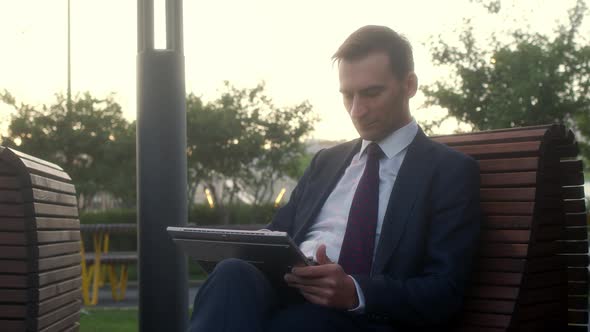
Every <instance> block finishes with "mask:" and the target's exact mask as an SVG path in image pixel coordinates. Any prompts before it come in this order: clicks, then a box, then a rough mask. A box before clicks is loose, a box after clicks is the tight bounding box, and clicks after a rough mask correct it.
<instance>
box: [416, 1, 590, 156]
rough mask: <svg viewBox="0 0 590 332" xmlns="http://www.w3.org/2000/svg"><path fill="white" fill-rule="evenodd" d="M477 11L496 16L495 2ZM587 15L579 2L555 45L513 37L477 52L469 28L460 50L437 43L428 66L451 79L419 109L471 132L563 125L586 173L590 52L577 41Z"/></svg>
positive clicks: (525, 35)
mask: <svg viewBox="0 0 590 332" xmlns="http://www.w3.org/2000/svg"><path fill="white" fill-rule="evenodd" d="M476 2H480V3H481V2H482V0H476ZM482 4H483V5H484V6H485V7H486V9H488V11H489V12H490V13H492V14H493V13H497V12H498V11H500V8H501V6H500V2H499V1H487V2H485V3H482ZM586 13H587V7H586V4H585V2H584V1H582V0H579V1H577V3H576V5H575V6H574V7H573V8H572V9H571V10H570V11H569V25H567V26H564V25H559V26H558V27H557V29H556V31H555V36H554V37H552V38H551V37H548V36H544V35H541V34H538V33H530V32H525V31H522V30H516V31H513V32H512V34H511V36H510V40H509V41H508V42H506V41H504V42H502V41H500V40H499V39H498V38H497V37H496V36H491V40H492V43H491V49H487V48H482V47H480V46H479V44H478V43H477V40H476V38H475V36H474V34H473V27H472V25H471V23H470V22H469V21H468V22H467V25H466V28H465V30H464V31H462V33H461V36H460V39H461V45H459V46H452V45H449V44H447V43H445V42H444V41H443V39H442V38H439V40H440V42H437V43H435V44H433V45H432V51H433V53H432V59H433V61H434V63H435V64H436V65H439V66H445V67H449V68H451V69H452V71H453V72H454V79H451V80H445V81H439V82H435V83H434V84H432V85H429V86H426V87H425V88H423V92H424V94H425V96H426V100H427V102H426V105H440V106H442V107H443V108H446V109H447V110H448V114H447V116H446V117H445V118H443V119H442V120H441V121H439V123H440V122H442V121H444V120H446V119H447V118H450V117H454V118H456V119H458V120H459V121H463V122H465V123H468V124H470V125H471V126H473V128H474V129H476V130H486V129H496V128H506V127H514V126H529V125H537V124H550V123H564V124H566V125H568V126H569V127H570V128H572V129H573V131H574V132H575V133H576V134H577V137H578V141H579V143H580V146H581V148H582V155H583V156H584V157H585V159H586V161H587V162H586V166H587V167H588V165H589V162H588V161H590V146H589V145H588V143H589V142H590V141H589V140H590V46H589V45H588V44H587V41H585V40H584V38H583V36H581V35H580V26H581V24H582V22H583V19H584V17H585V15H586Z"/></svg>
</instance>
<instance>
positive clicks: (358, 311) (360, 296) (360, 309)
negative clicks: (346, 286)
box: [348, 275, 365, 314]
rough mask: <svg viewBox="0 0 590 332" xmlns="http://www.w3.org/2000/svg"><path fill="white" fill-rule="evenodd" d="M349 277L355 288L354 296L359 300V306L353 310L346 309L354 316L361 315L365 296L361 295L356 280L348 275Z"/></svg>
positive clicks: (361, 292) (363, 310)
mask: <svg viewBox="0 0 590 332" xmlns="http://www.w3.org/2000/svg"><path fill="white" fill-rule="evenodd" d="M349 277H350V279H352V281H353V282H354V287H355V288H356V295H357V297H358V299H359V305H358V306H357V307H356V308H354V309H348V311H349V312H352V313H355V314H362V313H364V312H365V295H364V294H363V290H362V289H361V287H360V286H359V284H358V282H356V280H355V279H354V278H353V277H352V276H350V275H349Z"/></svg>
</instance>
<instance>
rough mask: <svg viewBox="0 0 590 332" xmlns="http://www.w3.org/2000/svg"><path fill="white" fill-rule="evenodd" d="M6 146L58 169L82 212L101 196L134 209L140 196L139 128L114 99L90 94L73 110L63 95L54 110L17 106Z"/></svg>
mask: <svg viewBox="0 0 590 332" xmlns="http://www.w3.org/2000/svg"><path fill="white" fill-rule="evenodd" d="M1 100H2V101H3V102H5V103H8V104H10V105H12V106H13V107H14V108H15V110H16V112H15V114H13V115H12V119H11V122H10V124H9V127H8V136H3V137H2V144H3V145H5V146H8V147H12V148H15V149H17V150H19V151H22V152H25V153H28V154H31V155H33V156H35V157H39V158H41V159H45V160H48V161H51V162H53V163H56V164H58V165H60V166H61V167H63V169H64V170H65V171H66V172H67V173H68V174H69V175H70V176H71V177H72V180H73V182H74V184H75V185H76V190H77V192H78V195H79V199H80V200H81V202H82V203H83V204H82V207H85V206H87V205H88V203H89V202H90V201H91V200H92V198H93V197H94V195H95V194H96V193H98V192H100V191H105V192H110V193H112V194H114V195H115V196H116V197H118V198H120V199H122V200H123V201H124V202H126V203H129V204H132V203H130V202H132V201H134V200H135V198H134V195H135V194H134V193H135V126H134V125H132V124H131V125H130V124H129V123H127V122H126V121H125V119H124V118H123V114H122V112H121V107H120V106H119V104H117V103H116V102H115V101H114V100H113V98H112V97H107V98H106V99H97V98H94V97H92V96H91V95H90V94H89V93H86V94H84V95H82V96H78V97H76V98H75V99H74V100H73V105H72V110H68V109H67V107H66V100H65V99H64V97H63V96H61V95H58V96H57V100H56V102H55V103H54V104H52V105H50V106H45V105H44V106H42V107H34V106H31V105H27V104H20V105H17V103H16V101H15V99H14V97H12V96H11V95H10V94H9V93H8V92H6V91H5V92H4V93H3V94H2V96H1Z"/></svg>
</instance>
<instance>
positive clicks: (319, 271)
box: [291, 264, 335, 278]
mask: <svg viewBox="0 0 590 332" xmlns="http://www.w3.org/2000/svg"><path fill="white" fill-rule="evenodd" d="M334 265H335V264H324V265H317V266H305V267H294V268H293V269H292V270H291V273H292V274H294V275H297V276H300V277H304V278H322V277H326V276H328V275H330V274H331V273H333V270H334Z"/></svg>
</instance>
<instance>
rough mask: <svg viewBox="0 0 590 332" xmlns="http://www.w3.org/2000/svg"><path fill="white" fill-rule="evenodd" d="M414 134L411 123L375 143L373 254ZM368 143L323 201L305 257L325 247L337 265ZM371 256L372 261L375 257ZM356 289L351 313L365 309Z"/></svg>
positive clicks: (303, 245) (415, 127)
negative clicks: (376, 201)
mask: <svg viewBox="0 0 590 332" xmlns="http://www.w3.org/2000/svg"><path fill="white" fill-rule="evenodd" d="M417 132H418V124H417V123H416V121H415V120H414V119H412V121H411V122H410V123H408V124H407V125H405V126H404V127H402V128H399V129H398V130H396V131H394V132H393V133H391V134H389V136H387V137H385V138H384V139H383V140H381V141H380V142H377V144H379V147H380V148H381V150H383V152H384V154H385V156H384V157H383V158H381V160H380V161H379V210H378V215H377V216H378V219H377V229H376V231H375V252H376V250H377V244H378V243H379V236H380V235H381V228H382V226H383V218H384V216H385V211H386V210H387V204H388V202H389V197H390V196H391V191H392V189H393V185H394V184H395V180H396V178H397V173H398V172H399V169H400V167H401V165H402V162H403V161H404V158H405V156H406V152H407V150H408V145H409V144H410V143H411V142H412V140H413V139H414V137H415V136H416V133H417ZM370 143H371V141H366V140H363V142H362V145H361V149H360V151H359V152H358V153H357V154H355V155H354V156H353V157H352V160H351V162H350V165H349V166H348V167H347V168H346V170H345V171H344V174H343V175H342V177H341V178H340V181H338V184H336V187H335V188H334V190H332V193H330V196H328V198H327V199H326V202H325V203H324V206H323V207H322V209H321V210H320V212H319V214H318V216H317V219H316V220H315V222H314V223H313V225H312V226H311V227H310V228H309V231H308V233H307V236H306V238H305V240H304V241H303V242H302V243H301V245H300V246H299V247H300V249H301V251H302V252H303V253H304V254H305V255H306V256H307V257H314V258H315V254H316V252H317V248H318V247H319V245H321V244H324V245H326V254H327V256H328V258H330V260H331V261H333V262H338V258H339V257H340V249H341V247H342V241H343V239H344V233H345V232H346V225H347V223H348V214H349V212H350V206H351V205H352V199H353V197H354V193H355V191H356V188H357V186H358V183H359V181H360V179H361V176H362V174H363V171H364V170H365V165H366V162H367V154H366V153H365V150H366V148H367V146H368V145H369V144H370ZM374 254H375V253H373V257H375V256H374ZM316 259H317V258H316ZM353 280H354V278H353ZM355 285H356V290H357V294H358V297H359V306H358V307H357V308H355V309H354V311H362V310H363V309H364V307H365V305H364V302H365V301H364V296H363V294H362V291H361V289H360V287H359V285H358V284H357V282H356V280H355Z"/></svg>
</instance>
